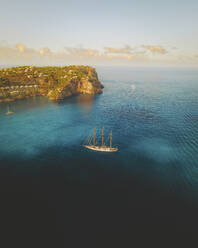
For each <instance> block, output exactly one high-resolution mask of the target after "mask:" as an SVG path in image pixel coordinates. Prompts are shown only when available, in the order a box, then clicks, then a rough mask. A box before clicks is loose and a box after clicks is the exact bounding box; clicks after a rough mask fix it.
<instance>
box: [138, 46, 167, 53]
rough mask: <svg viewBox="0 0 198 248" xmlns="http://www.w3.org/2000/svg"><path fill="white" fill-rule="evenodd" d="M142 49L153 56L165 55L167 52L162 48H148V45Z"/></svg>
mask: <svg viewBox="0 0 198 248" xmlns="http://www.w3.org/2000/svg"><path fill="white" fill-rule="evenodd" d="M142 47H143V48H145V49H147V50H148V51H150V52H151V53H153V54H165V53H167V50H166V49H165V48H164V47H162V46H148V45H143V46H142Z"/></svg>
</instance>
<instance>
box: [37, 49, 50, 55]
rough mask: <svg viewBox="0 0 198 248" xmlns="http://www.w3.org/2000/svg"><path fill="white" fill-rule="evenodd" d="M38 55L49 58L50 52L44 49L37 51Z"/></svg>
mask: <svg viewBox="0 0 198 248" xmlns="http://www.w3.org/2000/svg"><path fill="white" fill-rule="evenodd" d="M38 53H39V54H40V55H42V56H50V55H51V50H50V49H49V48H48V47H44V48H42V49H39V51H38Z"/></svg>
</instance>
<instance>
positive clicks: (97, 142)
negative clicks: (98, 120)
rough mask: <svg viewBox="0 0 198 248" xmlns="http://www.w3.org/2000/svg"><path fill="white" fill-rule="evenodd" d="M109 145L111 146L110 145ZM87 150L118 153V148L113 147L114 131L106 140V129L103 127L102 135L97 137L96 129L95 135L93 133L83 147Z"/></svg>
mask: <svg viewBox="0 0 198 248" xmlns="http://www.w3.org/2000/svg"><path fill="white" fill-rule="evenodd" d="M108 144H109V145H108ZM83 146H84V147H85V148H87V149H91V150H94V151H99V152H116V151H118V148H117V147H113V146H112V130H111V132H110V134H109V136H107V138H106V139H105V138H104V127H102V134H101V135H99V137H97V135H96V128H94V131H93V135H92V132H91V135H90V136H88V138H87V139H86V142H85V144H84V145H83Z"/></svg>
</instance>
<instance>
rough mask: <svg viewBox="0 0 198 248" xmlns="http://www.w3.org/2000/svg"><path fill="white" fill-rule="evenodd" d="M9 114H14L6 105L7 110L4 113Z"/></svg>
mask: <svg viewBox="0 0 198 248" xmlns="http://www.w3.org/2000/svg"><path fill="white" fill-rule="evenodd" d="M11 114H14V112H12V111H10V108H9V106H8V111H7V112H6V115H11Z"/></svg>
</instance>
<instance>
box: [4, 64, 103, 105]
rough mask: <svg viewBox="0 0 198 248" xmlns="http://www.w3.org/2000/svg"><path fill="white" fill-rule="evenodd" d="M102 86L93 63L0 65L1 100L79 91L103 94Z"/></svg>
mask: <svg viewBox="0 0 198 248" xmlns="http://www.w3.org/2000/svg"><path fill="white" fill-rule="evenodd" d="M102 88H103V85H102V84H101V83H100V81H99V79H98V75H97V73H96V70H95V69H94V68H93V67H90V66H64V67H33V66H23V67H13V68H8V69H0V102H3V101H14V100H16V99H23V98H29V97H32V96H47V97H48V98H49V99H50V100H54V101H57V100H62V99H65V98H67V97H70V96H73V95H79V94H91V95H93V94H100V93H102Z"/></svg>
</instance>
